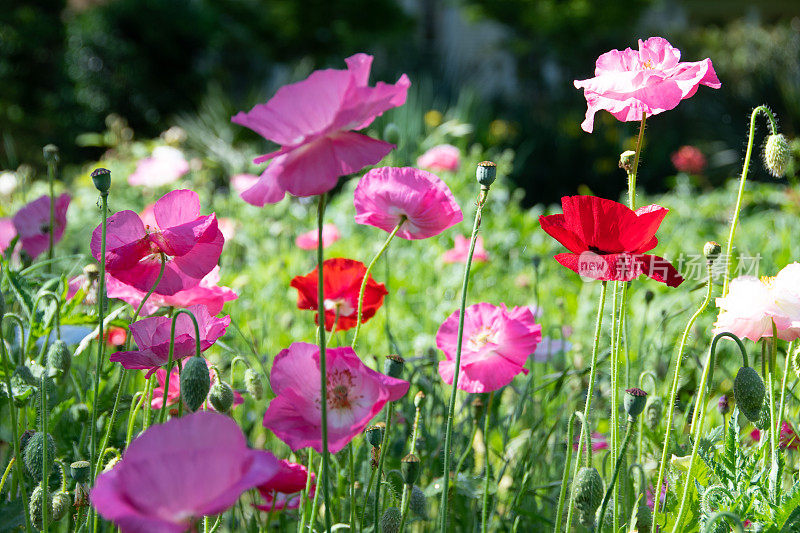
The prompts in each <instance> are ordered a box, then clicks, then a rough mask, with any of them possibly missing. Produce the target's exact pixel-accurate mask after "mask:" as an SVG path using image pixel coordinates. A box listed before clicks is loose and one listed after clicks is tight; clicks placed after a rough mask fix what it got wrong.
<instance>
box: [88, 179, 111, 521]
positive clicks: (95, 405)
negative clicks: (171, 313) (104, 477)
mask: <svg viewBox="0 0 800 533" xmlns="http://www.w3.org/2000/svg"><path fill="white" fill-rule="evenodd" d="M100 200H101V202H102V206H101V210H102V218H103V221H102V226H101V227H102V237H101V241H100V276H99V278H98V284H97V330H98V337H97V362H96V367H95V374H94V387H93V389H92V390H93V391H94V394H93V396H92V419H91V423H90V424H91V425H90V426H89V442H90V443H91V454H90V459H89V463H90V464H91V465H92V466H94V465H95V462H96V460H97V437H96V432H97V411H98V409H99V404H100V374H102V372H103V352H104V348H105V345H106V343H105V341H104V340H103V326H104V324H103V314H104V313H105V308H104V305H105V302H106V230H107V229H108V228H107V225H108V224H107V220H108V192H104V193H100ZM96 477H97V470H96V469H92V472H91V479H92V480H94V479H95V478H96ZM91 514H94V511H90V522H91ZM92 531H94V529H92Z"/></svg>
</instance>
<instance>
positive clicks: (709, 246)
mask: <svg viewBox="0 0 800 533" xmlns="http://www.w3.org/2000/svg"><path fill="white" fill-rule="evenodd" d="M720 253H722V246H720V245H719V243H718V242H715V241H708V242H707V243H706V244H705V246H703V255H704V256H706V261H709V262H712V261H715V260H716V259H717V257H719V254H720Z"/></svg>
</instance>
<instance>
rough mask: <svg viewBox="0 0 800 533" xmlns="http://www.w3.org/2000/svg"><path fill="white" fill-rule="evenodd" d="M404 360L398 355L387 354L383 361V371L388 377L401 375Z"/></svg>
mask: <svg viewBox="0 0 800 533" xmlns="http://www.w3.org/2000/svg"><path fill="white" fill-rule="evenodd" d="M405 364H406V360H405V359H403V358H402V357H400V356H399V355H387V356H386V360H385V361H384V362H383V373H384V374H386V375H387V376H389V377H390V378H399V377H400V376H402V375H403V367H404V366H405Z"/></svg>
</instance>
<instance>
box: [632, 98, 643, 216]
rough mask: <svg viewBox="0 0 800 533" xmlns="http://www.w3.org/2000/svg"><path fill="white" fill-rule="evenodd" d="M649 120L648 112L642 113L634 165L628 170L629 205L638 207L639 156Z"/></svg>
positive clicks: (634, 207)
mask: <svg viewBox="0 0 800 533" xmlns="http://www.w3.org/2000/svg"><path fill="white" fill-rule="evenodd" d="M646 121H647V113H644V112H643V113H642V121H641V122H640V123H639V137H638V138H637V139H636V155H635V156H634V158H633V167H632V168H631V171H630V172H628V207H630V208H631V209H636V177H637V176H638V173H639V158H640V156H641V155H642V146H643V145H644V125H645V122H646Z"/></svg>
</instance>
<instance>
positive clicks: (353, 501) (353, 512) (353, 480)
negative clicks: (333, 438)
mask: <svg viewBox="0 0 800 533" xmlns="http://www.w3.org/2000/svg"><path fill="white" fill-rule="evenodd" d="M347 468H348V470H349V472H348V473H349V475H350V483H349V484H348V485H349V487H348V488H349V489H350V491H349V492H350V531H355V530H356V470H355V459H354V458H353V441H350V444H348V445H347Z"/></svg>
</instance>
